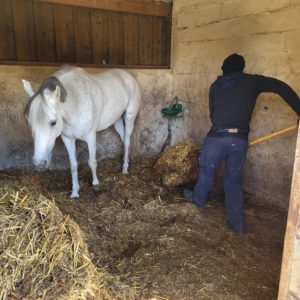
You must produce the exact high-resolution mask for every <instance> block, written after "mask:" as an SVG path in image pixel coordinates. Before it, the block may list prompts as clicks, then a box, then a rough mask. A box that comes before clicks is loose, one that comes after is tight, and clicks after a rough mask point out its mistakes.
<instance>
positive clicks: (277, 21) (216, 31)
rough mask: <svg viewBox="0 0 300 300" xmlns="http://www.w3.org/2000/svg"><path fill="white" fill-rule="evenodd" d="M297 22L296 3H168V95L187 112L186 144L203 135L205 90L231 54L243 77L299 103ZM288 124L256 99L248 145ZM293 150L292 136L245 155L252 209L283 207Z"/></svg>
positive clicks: (287, 113) (265, 98) (290, 116)
mask: <svg viewBox="0 0 300 300" xmlns="http://www.w3.org/2000/svg"><path fill="white" fill-rule="evenodd" d="M299 20H300V1H299V0H277V1H273V0H266V1H260V0H248V1H245V0H226V1H224V0H211V1H204V0H175V1H174V2H173V32H172V34H173V38H172V79H173V81H172V82H173V88H172V92H173V94H176V95H178V96H179V98H180V99H182V100H183V101H184V102H185V104H186V106H187V112H186V116H185V118H186V119H185V122H186V124H187V127H186V130H187V134H186V135H187V136H188V137H191V138H192V139H193V140H195V141H196V142H198V143H201V142H202V141H203V138H204V137H205V135H206V133H207V130H208V128H209V127H210V120H209V114H208V90H209V87H210V84H211V82H212V81H213V80H214V79H215V78H216V77H217V76H218V75H219V74H221V65H222V62H223V60H224V58H225V57H226V56H228V55H229V54H231V53H234V52H237V53H240V54H242V55H244V56H245V60H246V68H245V71H246V72H248V73H257V74H263V75H266V76H272V77H277V78H278V79H281V80H283V81H285V82H287V83H288V84H290V85H291V86H292V87H293V88H294V89H295V91H296V92H297V93H298V94H299V95H300V51H299V46H300V22H299ZM296 120H297V117H296V115H295V113H294V112H293V111H292V110H291V109H290V107H289V106H288V105H287V104H286V103H285V102H284V101H283V100H282V99H281V98H280V97H278V96H277V95H274V94H262V95H261V96H259V98H258V102H257V106H256V109H255V112H254V115H253V119H252V123H251V127H252V132H251V134H250V140H253V139H256V138H258V137H260V136H263V135H266V134H269V133H271V132H273V131H277V130H280V129H283V128H285V127H288V126H290V125H293V124H296ZM295 144H296V131H294V132H290V133H286V134H284V135H282V136H280V137H276V138H273V139H271V140H268V141H266V142H262V143H260V144H257V145H255V146H252V147H251V148H250V149H249V152H248V159H247V163H246V168H245V190H246V192H248V193H251V194H255V199H256V201H260V200H261V201H268V202H270V203H275V204H277V205H281V206H284V207H287V204H288V200H289V193H290V186H291V176H292V167H293V162H294V152H295ZM252 198H253V197H251V199H252Z"/></svg>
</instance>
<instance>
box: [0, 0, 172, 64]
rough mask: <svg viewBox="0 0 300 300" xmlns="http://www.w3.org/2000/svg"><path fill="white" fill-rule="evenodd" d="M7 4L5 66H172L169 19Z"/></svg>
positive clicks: (2, 35)
mask: <svg viewBox="0 0 300 300" xmlns="http://www.w3.org/2000/svg"><path fill="white" fill-rule="evenodd" d="M2 1H4V2H3V5H2V10H1V12H0V18H1V16H2V18H1V20H0V39H1V40H2V41H3V40H4V41H6V40H7V41H8V42H5V43H1V45H0V60H1V61H2V62H3V61H4V60H5V61H13V60H16V61H23V62H26V61H28V62H30V61H36V62H38V61H41V62H47V63H51V62H53V63H54V62H61V63H64V62H65V63H78V64H97V65H99V64H102V63H103V59H106V61H107V63H108V64H109V65H114V66H115V65H123V64H125V65H127V66H129V65H135V66H136V65H141V66H152V65H155V66H169V65H170V44H171V43H170V35H171V33H170V30H171V24H170V19H169V18H166V17H152V16H144V15H143V16H142V15H134V14H125V13H121V12H114V11H110V12H107V11H104V10H99V9H87V8H82V7H74V6H68V5H58V4H49V3H46V1H40V0H2ZM86 1H87V2H90V0H86ZM91 1H92V0H91ZM137 1H139V0H137ZM145 1H147V0H145ZM149 1H150V0H149ZM10 3H11V5H10ZM11 15H12V17H9V16H11ZM5 28H8V29H9V30H7V29H5ZM14 32H15V34H13V33H14ZM5 53H6V54H5ZM7 54H9V56H7ZM5 55H6V56H5Z"/></svg>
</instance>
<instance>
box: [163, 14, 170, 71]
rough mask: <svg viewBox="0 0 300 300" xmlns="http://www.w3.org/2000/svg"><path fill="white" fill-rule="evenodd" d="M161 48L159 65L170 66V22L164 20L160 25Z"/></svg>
mask: <svg viewBox="0 0 300 300" xmlns="http://www.w3.org/2000/svg"><path fill="white" fill-rule="evenodd" d="M161 26H162V27H161V32H162V48H161V53H162V54H161V57H162V61H161V65H162V66H170V63H171V22H170V21H169V20H168V19H167V18H164V19H162V23H161Z"/></svg>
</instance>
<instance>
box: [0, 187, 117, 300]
mask: <svg viewBox="0 0 300 300" xmlns="http://www.w3.org/2000/svg"><path fill="white" fill-rule="evenodd" d="M101 278H102V277H101V274H100V273H99V270H98V269H96V267H95V266H94V265H93V264H92V262H91V261H90V258H89V253H88V250H87V246H86V243H85V241H84V237H83V234H82V232H81V230H80V228H79V227H78V225H77V224H76V223H75V222H73V221H72V220H71V219H69V218H68V217H65V216H63V215H62V213H61V212H60V210H59V209H58V208H57V206H56V205H55V204H54V203H53V202H51V201H49V200H48V199H46V198H45V197H43V196H40V197H37V198H34V197H33V196H31V195H30V194H29V193H27V192H26V190H25V189H20V190H19V191H18V190H17V189H15V188H12V187H9V186H2V187H1V188H0V299H68V300H71V299H112V298H111V297H110V296H109V293H108V291H107V290H106V289H105V287H104V284H103V280H102V279H101Z"/></svg>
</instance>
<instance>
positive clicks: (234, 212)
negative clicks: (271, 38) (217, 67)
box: [183, 53, 300, 235]
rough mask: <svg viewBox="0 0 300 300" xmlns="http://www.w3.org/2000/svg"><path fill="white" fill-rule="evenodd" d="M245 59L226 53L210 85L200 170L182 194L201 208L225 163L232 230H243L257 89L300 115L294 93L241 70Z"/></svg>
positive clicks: (226, 204) (226, 193)
mask: <svg viewBox="0 0 300 300" xmlns="http://www.w3.org/2000/svg"><path fill="white" fill-rule="evenodd" d="M244 68H245V60H244V57H243V56H241V55H239V54H236V53H234V54H232V55H230V56H228V57H227V58H226V59H225V60H224V62H223V65H222V70H223V75H222V76H219V77H218V78H217V79H216V81H215V82H213V83H212V85H211V87H210V91H209V111H210V119H211V123H212V126H211V128H210V130H209V132H208V134H207V136H206V138H205V140H204V143H203V146H202V151H201V154H200V158H199V159H200V170H199V174H198V178H197V181H196V184H195V186H194V188H193V189H192V190H190V189H184V191H183V193H184V198H185V199H186V200H187V201H189V202H192V203H194V204H195V205H197V206H198V207H200V208H203V207H205V206H206V204H207V198H208V192H209V191H210V189H211V187H212V185H213V181H214V177H215V173H216V170H217V168H218V166H219V164H220V162H221V161H222V160H224V161H225V171H224V191H225V206H226V213H227V222H228V226H229V228H230V229H231V230H233V231H234V232H235V233H237V234H239V235H242V234H244V233H245V214H244V207H243V205H244V196H243V187H242V171H243V167H244V163H245V159H246V154H247V149H248V134H249V130H250V121H251V116H252V112H253V110H254V106H255V103H256V98H257V97H258V95H259V94H260V93H263V92H271V93H276V94H278V95H280V96H281V97H282V98H283V99H284V100H285V101H286V102H287V103H288V104H289V105H290V107H291V108H292V109H293V110H294V111H295V112H296V114H297V115H298V116H299V115H300V101H299V97H298V96H297V94H296V93H295V92H294V91H293V89H292V88H291V87H289V86H288V85H287V84H286V83H284V82H282V81H280V80H278V79H275V78H271V77H265V76H262V75H252V74H246V73H244V72H243V70H244Z"/></svg>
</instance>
